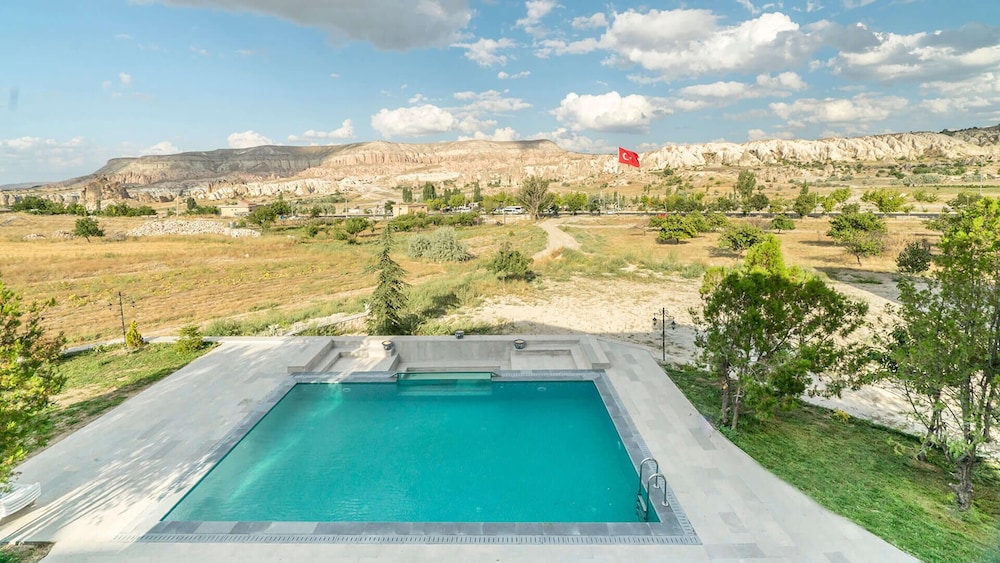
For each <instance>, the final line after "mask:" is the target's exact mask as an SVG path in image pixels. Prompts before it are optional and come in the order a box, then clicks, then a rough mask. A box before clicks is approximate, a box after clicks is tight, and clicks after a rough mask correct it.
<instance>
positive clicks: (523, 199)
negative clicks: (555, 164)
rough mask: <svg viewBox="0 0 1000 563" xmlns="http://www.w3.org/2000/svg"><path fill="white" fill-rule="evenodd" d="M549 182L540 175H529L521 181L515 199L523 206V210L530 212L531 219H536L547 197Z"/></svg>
mask: <svg viewBox="0 0 1000 563" xmlns="http://www.w3.org/2000/svg"><path fill="white" fill-rule="evenodd" d="M549 182H550V181H549V180H545V179H543V178H541V177H540V176H529V177H527V178H525V179H524V182H522V183H521V189H520V191H518V192H517V201H518V202H519V203H520V204H521V205H522V206H524V211H525V212H526V213H528V214H530V215H531V218H532V219H538V216H539V215H540V214H541V212H542V209H544V207H543V206H544V205H545V203H546V201H548V199H549V196H550V194H549Z"/></svg>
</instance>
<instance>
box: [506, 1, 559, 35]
mask: <svg viewBox="0 0 1000 563" xmlns="http://www.w3.org/2000/svg"><path fill="white" fill-rule="evenodd" d="M558 5H559V4H558V3H557V2H556V1H555V0H528V1H527V2H525V3H524V7H525V8H526V9H527V11H528V13H527V15H526V16H525V17H523V18H521V19H519V20H517V22H516V23H515V24H514V25H515V26H517V27H521V28H524V30H525V31H527V32H528V33H530V34H531V35H536V36H538V35H544V34H545V33H546V32H545V30H544V29H542V28H541V27H539V25H538V24H540V23H541V22H542V18H544V17H545V16H547V15H549V12H551V11H552V10H553V9H554V8H555V7H556V6H558Z"/></svg>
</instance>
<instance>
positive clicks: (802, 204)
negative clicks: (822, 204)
mask: <svg viewBox="0 0 1000 563" xmlns="http://www.w3.org/2000/svg"><path fill="white" fill-rule="evenodd" d="M818 203H819V196H817V195H816V194H814V193H809V186H806V185H803V186H802V189H801V190H799V196H798V197H797V198H795V203H793V204H792V210H793V211H795V212H796V213H798V214H799V217H800V218H803V219H804V218H805V217H806V215H809V214H810V213H812V212H813V209H816V205H817V204H818Z"/></svg>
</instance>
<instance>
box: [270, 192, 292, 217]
mask: <svg viewBox="0 0 1000 563" xmlns="http://www.w3.org/2000/svg"><path fill="white" fill-rule="evenodd" d="M271 210H272V211H274V214H275V215H277V216H278V217H287V216H289V215H291V214H292V206H291V205H289V204H288V202H287V201H285V194H284V193H279V194H278V199H277V200H276V201H275V202H274V203H272V204H271Z"/></svg>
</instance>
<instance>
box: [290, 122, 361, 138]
mask: <svg viewBox="0 0 1000 563" xmlns="http://www.w3.org/2000/svg"><path fill="white" fill-rule="evenodd" d="M353 136H354V122H353V121H351V120H350V119H345V120H344V122H343V123H341V124H340V127H338V128H336V129H334V130H333V131H316V130H315V129H310V130H308V131H306V132H305V133H303V134H301V135H289V136H288V141H289V142H292V143H301V142H317V141H325V140H331V139H333V140H343V139H350V138H351V137H353Z"/></svg>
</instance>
